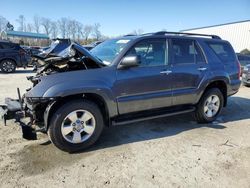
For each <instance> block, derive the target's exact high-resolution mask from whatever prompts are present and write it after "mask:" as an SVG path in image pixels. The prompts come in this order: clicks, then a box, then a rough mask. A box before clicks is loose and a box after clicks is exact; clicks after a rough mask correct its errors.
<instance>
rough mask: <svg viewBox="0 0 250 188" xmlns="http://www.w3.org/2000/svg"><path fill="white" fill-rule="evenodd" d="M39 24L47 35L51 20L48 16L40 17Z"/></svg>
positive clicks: (49, 30)
mask: <svg viewBox="0 0 250 188" xmlns="http://www.w3.org/2000/svg"><path fill="white" fill-rule="evenodd" d="M41 26H43V28H44V31H45V33H46V34H47V35H48V36H49V35H50V32H51V20H50V19H49V18H41Z"/></svg>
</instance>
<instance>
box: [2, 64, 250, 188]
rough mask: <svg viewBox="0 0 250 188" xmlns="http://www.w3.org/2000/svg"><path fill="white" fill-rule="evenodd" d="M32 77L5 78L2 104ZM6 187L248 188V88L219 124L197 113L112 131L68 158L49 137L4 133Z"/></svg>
mask: <svg viewBox="0 0 250 188" xmlns="http://www.w3.org/2000/svg"><path fill="white" fill-rule="evenodd" d="M31 74H32V73H31V71H30V70H22V69H21V70H18V71H17V72H16V73H14V74H8V75H6V74H1V73H0V102H3V101H4V98H5V97H6V96H10V97H16V96H17V94H16V87H20V89H21V91H22V92H24V91H25V89H26V88H27V87H29V85H30V83H29V82H28V81H27V80H26V79H25V77H26V76H28V75H31ZM0 135H1V137H0V152H1V153H0V187H32V188H33V187H75V186H78V187H79V186H80V187H91V188H92V187H115V188H117V187H143V188H147V187H241V188H244V187H246V188H249V187H250V88H247V87H241V89H240V91H239V93H237V94H236V95H235V96H233V97H230V99H229V102H228V107H227V108H225V109H224V110H223V112H222V114H221V116H220V117H219V118H218V120H217V121H216V122H213V123H212V124H205V125H199V124H196V122H195V121H194V120H193V118H192V114H187V115H181V116H175V117H169V118H162V119H157V120H151V121H145V122H141V123H136V124H131V125H126V126H118V127H112V128H110V129H106V130H105V131H104V133H103V134H102V136H101V138H100V139H99V141H98V142H97V143H96V144H95V146H94V147H92V148H91V149H90V150H88V151H86V152H82V153H78V154H68V153H65V152H62V151H60V150H58V149H57V148H55V146H53V145H52V144H50V142H49V140H48V138H47V136H46V135H41V134H40V135H39V140H37V141H26V140H24V139H22V138H21V132H20V128H19V127H18V126H16V125H14V123H13V122H11V121H10V122H8V126H6V127H4V126H0Z"/></svg>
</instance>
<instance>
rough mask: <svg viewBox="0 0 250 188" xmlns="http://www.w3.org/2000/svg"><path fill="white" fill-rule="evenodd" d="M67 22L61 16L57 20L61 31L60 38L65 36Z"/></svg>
mask: <svg viewBox="0 0 250 188" xmlns="http://www.w3.org/2000/svg"><path fill="white" fill-rule="evenodd" d="M67 22H68V19H67V18H61V19H60V20H59V21H58V25H59V29H60V33H61V36H62V38H65V37H66V31H67Z"/></svg>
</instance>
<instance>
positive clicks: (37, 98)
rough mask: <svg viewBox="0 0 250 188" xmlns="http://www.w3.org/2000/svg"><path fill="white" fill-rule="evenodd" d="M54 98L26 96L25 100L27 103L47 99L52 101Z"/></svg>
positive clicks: (46, 100)
mask: <svg viewBox="0 0 250 188" xmlns="http://www.w3.org/2000/svg"><path fill="white" fill-rule="evenodd" d="M55 99H56V98H54V97H26V102H27V103H29V104H34V103H46V102H49V101H54V100H55Z"/></svg>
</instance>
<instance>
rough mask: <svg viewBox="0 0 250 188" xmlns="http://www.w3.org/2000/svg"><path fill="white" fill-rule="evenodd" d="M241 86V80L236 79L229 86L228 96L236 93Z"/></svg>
mask: <svg viewBox="0 0 250 188" xmlns="http://www.w3.org/2000/svg"><path fill="white" fill-rule="evenodd" d="M240 86H241V80H235V81H234V82H232V83H231V84H230V85H229V86H228V88H227V89H228V91H227V96H231V95H234V94H236V93H237V92H238V91H239V89H240Z"/></svg>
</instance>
